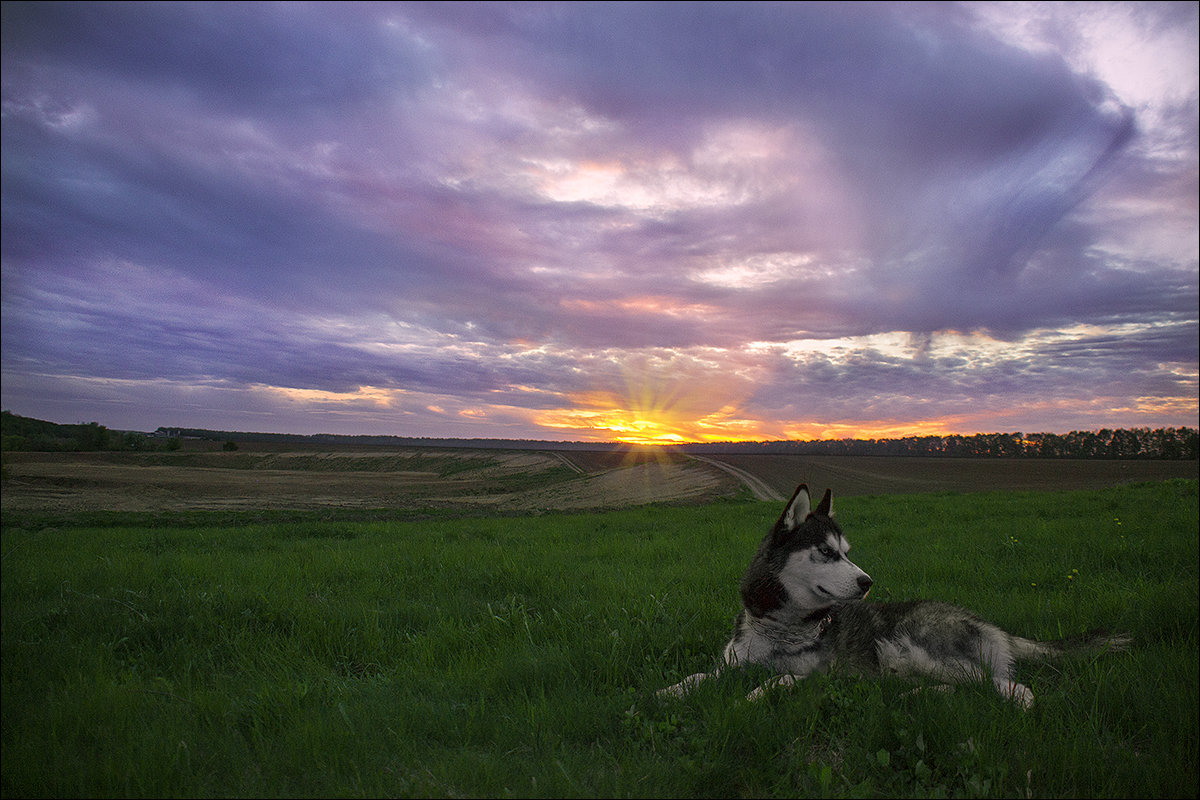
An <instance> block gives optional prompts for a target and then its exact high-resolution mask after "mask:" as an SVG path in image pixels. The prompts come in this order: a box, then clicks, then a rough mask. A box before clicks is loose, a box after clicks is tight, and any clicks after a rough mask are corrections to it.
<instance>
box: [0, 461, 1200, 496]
mask: <svg viewBox="0 0 1200 800" xmlns="http://www.w3.org/2000/svg"><path fill="white" fill-rule="evenodd" d="M714 461H715V462H719V463H713V462H714ZM730 468H732V469H730ZM1198 474H1200V470H1198V464H1197V462H1195V461H1183V462H1180V461H1083V460H1038V459H936V458H891V457H868V456H776V455H721V456H707V457H706V460H700V459H692V458H689V457H687V456H685V455H683V454H679V453H663V452H656V451H652V450H642V451H625V452H612V451H573V450H572V451H566V450H564V451H542V450H538V451H516V450H499V449H494V450H482V449H481V450H468V449H461V450H459V449H434V448H410V449H385V448H359V449H352V448H328V449H326V448H322V449H320V450H316V449H308V450H304V449H291V450H289V449H287V448H282V447H279V446H255V445H247V446H244V447H243V448H242V449H240V450H238V451H236V452H231V453H225V452H220V451H213V449H212V448H207V449H205V448H196V447H193V448H189V449H185V450H184V451H181V452H177V453H5V454H4V482H3V493H2V495H0V508H2V509H3V510H5V511H8V510H23V511H53V512H70V511H93V510H104V511H130V512H134V511H137V512H144V511H152V512H158V511H188V510H251V509H322V508H359V509H377V508H396V509H418V508H450V509H453V508H458V509H462V510H472V511H486V510H495V511H498V512H507V513H521V512H542V511H556V510H586V509H607V508H620V507H627V506H636V505H644V504H648V503H701V502H711V501H713V500H716V499H720V498H726V497H732V496H734V495H736V494H738V493H739V492H740V491H742V489H743V487H746V488H749V489H751V490H752V491H753V493H754V495H755V496H758V497H760V498H768V499H774V500H778V499H780V498H786V497H790V496H791V493H792V491H793V490H794V489H795V487H796V485H797V484H799V483H801V482H804V483H808V484H809V485H810V486H811V487H813V488H814V489H815V490H817V491H822V490H823V489H825V488H826V487H829V488H832V489H833V490H834V492H835V493H836V494H838V495H839V496H843V497H845V496H852V495H862V494H902V493H912V492H977V491H994V490H1070V489H1093V488H1103V487H1108V486H1115V485H1121V484H1126V483H1134V482H1141V481H1160V480H1166V479H1170V478H1189V479H1193V480H1194V479H1196V478H1197V477H1198Z"/></svg>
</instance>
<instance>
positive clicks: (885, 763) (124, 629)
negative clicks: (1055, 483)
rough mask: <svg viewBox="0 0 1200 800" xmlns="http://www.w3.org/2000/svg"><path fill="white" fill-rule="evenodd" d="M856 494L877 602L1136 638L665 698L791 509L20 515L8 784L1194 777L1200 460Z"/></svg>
mask: <svg viewBox="0 0 1200 800" xmlns="http://www.w3.org/2000/svg"><path fill="white" fill-rule="evenodd" d="M837 507H838V516H839V519H840V520H841V521H842V524H843V527H845V528H846V530H847V532H848V534H849V536H850V538H851V541H852V543H853V544H854V551H853V555H854V557H855V559H856V561H857V562H858V563H859V564H860V565H861V566H863V567H864V568H865V569H867V570H868V571H869V572H870V573H872V575H873V576H874V577H875V578H876V589H875V590H874V592H873V595H872V597H873V599H889V598H891V599H901V598H907V597H916V596H928V597H938V598H940V599H946V600H950V601H953V602H958V603H961V604H963V605H966V606H968V607H970V608H972V609H974V610H976V611H977V612H979V613H981V614H982V615H984V616H986V617H988V618H990V619H992V620H993V621H995V622H997V623H998V624H1001V625H1002V626H1004V627H1006V628H1009V629H1011V630H1014V631H1016V632H1019V633H1022V634H1027V635H1034V636H1043V637H1048V636H1057V635H1060V634H1070V633H1076V632H1079V631H1081V630H1083V629H1085V628H1090V627H1094V626H1107V627H1112V628H1115V629H1124V630H1128V631H1130V632H1131V633H1133V634H1134V635H1135V637H1136V639H1137V645H1136V647H1135V649H1134V650H1133V652H1131V653H1129V654H1124V655H1119V656H1114V657H1110V658H1107V659H1103V660H1096V661H1092V660H1087V659H1084V660H1076V661H1069V662H1064V663H1063V664H1061V665H1057V666H1054V667H1041V668H1029V669H1026V670H1025V671H1024V672H1023V673H1022V679H1023V680H1024V681H1025V682H1026V683H1028V684H1029V685H1030V686H1031V687H1032V688H1033V690H1034V692H1035V693H1036V694H1037V695H1038V702H1037V705H1036V706H1035V709H1034V710H1033V711H1032V712H1030V713H1029V714H1022V713H1020V712H1018V711H1016V710H1015V709H1013V708H1011V707H1010V706H1008V705H1006V704H1004V703H1003V702H1002V701H1000V700H999V699H998V698H997V697H996V696H995V695H994V694H993V693H991V692H990V691H988V690H985V689H982V688H980V689H975V688H973V687H972V688H965V689H961V688H960V689H959V690H958V691H957V692H956V693H954V694H952V695H943V694H941V693H935V692H924V693H918V694H915V695H908V694H906V692H907V690H908V688H909V686H908V685H907V684H902V683H899V682H896V681H871V682H859V681H854V680H851V679H848V678H844V677H839V676H832V677H820V678H815V679H811V680H809V681H806V682H804V683H803V684H802V685H801V686H799V687H797V688H796V689H795V690H794V691H792V692H788V693H782V694H780V695H777V696H772V697H770V698H768V700H767V701H766V702H764V703H762V704H755V705H752V704H748V703H746V702H745V701H744V699H742V698H743V696H744V694H745V693H746V692H747V691H748V690H749V689H750V688H752V686H753V685H754V683H753V678H752V676H742V675H730V676H728V677H725V678H722V679H720V680H718V681H714V682H710V684H706V685H705V686H704V687H702V688H701V690H700V691H698V692H697V693H696V694H695V695H694V696H692V697H690V698H688V699H687V700H685V701H671V702H667V701H662V700H659V699H657V698H656V697H655V696H654V695H653V690H654V689H657V688H659V687H661V686H664V685H667V684H668V683H671V682H673V681H674V680H677V679H678V678H679V677H680V676H681V675H683V674H687V673H689V672H693V671H697V670H702V669H707V668H708V667H709V666H711V663H712V660H713V658H714V656H715V655H716V653H717V652H718V651H719V649H720V648H721V646H722V645H723V643H724V637H725V636H726V635H727V632H728V628H729V623H730V621H731V619H732V616H733V614H734V612H735V611H736V604H737V599H736V583H737V580H738V578H739V577H740V574H741V571H742V569H743V568H744V566H745V563H746V562H747V560H748V559H749V557H750V555H751V553H752V552H753V548H754V547H755V545H756V544H757V541H758V539H759V538H760V537H761V535H762V533H763V531H764V530H765V528H766V526H768V525H769V524H770V522H771V520H772V519H773V518H774V516H775V515H776V514H777V513H778V508H776V507H774V506H773V505H771V504H757V503H725V504H715V505H709V506H703V507H692V508H644V509H633V510H628V511H621V512H613V513H608V514H603V515H547V516H543V517H536V518H534V517H528V518H507V519H454V520H434V521H427V522H406V523H400V522H388V521H353V520H346V521H336V520H335V521H322V520H320V519H318V518H317V517H316V516H315V515H314V516H312V517H311V518H309V519H307V520H305V519H297V520H291V521H287V522H278V523H276V522H270V521H268V522H261V521H258V522H255V521H253V520H254V518H253V517H250V516H246V517H242V518H239V517H238V516H237V515H229V514H225V515H223V516H221V517H220V518H219V524H214V525H212V526H211V527H206V526H205V525H204V524H202V518H196V519H191V520H190V523H191V524H189V525H188V526H175V525H154V524H147V523H145V522H141V523H139V524H138V525H136V526H133V525H128V524H125V525H122V524H120V520H119V518H108V519H107V522H106V524H105V525H102V526H98V527H97V526H95V520H94V519H93V520H91V521H90V524H91V525H93V527H84V526H80V525H73V524H71V523H70V521H69V520H64V519H58V520H56V524H55V526H54V527H42V525H43V522H40V521H38V519H37V518H34V517H31V516H30V517H23V516H21V515H17V514H13V513H11V512H10V513H6V514H5V516H4V534H3V549H4V558H3V598H2V607H3V630H2V639H0V641H2V647H3V703H4V713H3V750H2V754H3V768H2V781H3V783H2V785H3V793H4V795H6V796H23V795H64V796H65V795H76V794H83V795H132V796H146V795H154V796H158V795H160V794H162V795H180V794H183V795H203V796H207V795H296V794H304V795H317V794H320V795H363V794H365V795H383V794H391V795H461V794H466V795H475V796H478V795H489V796H491V795H504V794H517V795H521V796H554V797H560V796H614V795H642V796H645V795H661V796H668V795H669V796H704V797H709V796H730V795H782V796H794V795H797V794H800V795H808V794H824V795H848V796H858V795H878V796H901V795H904V796H929V795H931V794H934V795H936V794H940V793H949V794H958V795H963V794H966V795H971V794H979V795H1011V794H1021V795H1025V794H1027V793H1030V794H1032V795H1034V796H1104V795H1114V796H1130V795H1132V796H1150V795H1154V796H1181V795H1182V796H1186V795H1194V794H1195V790H1196V780H1197V748H1198V745H1200V737H1198V733H1197V729H1198V723H1197V712H1196V708H1197V700H1198V698H1197V683H1198V674H1197V642H1198V630H1197V628H1198V623H1197V618H1198V611H1197V603H1198V601H1197V597H1198V593H1200V587H1198V581H1197V561H1198V555H1200V554H1198V552H1197V519H1198V512H1197V484H1196V482H1194V481H1188V482H1181V481H1175V482H1169V483H1163V484H1153V485H1142V486H1137V487H1127V488H1123V489H1119V490H1106V491H1098V492H1071V493H1022V494H1012V493H1005V494H999V493H997V494H975V495H940V496H918V495H908V496H904V497H864V498H848V499H846V500H844V501H843V502H840V503H838V504H837ZM239 519H241V520H242V522H244V523H245V524H242V523H239V521H238V520H239ZM198 520H200V524H198ZM214 520H215V521H216V520H217V518H214ZM81 521H82V520H81Z"/></svg>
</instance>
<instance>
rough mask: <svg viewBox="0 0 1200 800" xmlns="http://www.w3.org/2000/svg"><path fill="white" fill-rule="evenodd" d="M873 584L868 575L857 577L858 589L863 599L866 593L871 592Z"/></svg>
mask: <svg viewBox="0 0 1200 800" xmlns="http://www.w3.org/2000/svg"><path fill="white" fill-rule="evenodd" d="M873 583H875V581H873V580H871V576H870V575H859V576H858V588H859V589H862V593H863V597H866V596H867V592H869V591H870V590H871V584H873Z"/></svg>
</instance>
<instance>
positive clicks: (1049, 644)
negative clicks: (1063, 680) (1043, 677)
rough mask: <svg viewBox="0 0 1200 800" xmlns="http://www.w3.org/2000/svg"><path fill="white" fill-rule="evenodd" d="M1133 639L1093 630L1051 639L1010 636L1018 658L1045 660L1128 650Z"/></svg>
mask: <svg viewBox="0 0 1200 800" xmlns="http://www.w3.org/2000/svg"><path fill="white" fill-rule="evenodd" d="M1132 642H1133V639H1132V638H1131V637H1130V636H1129V635H1127V634H1124V633H1107V632H1105V631H1100V630H1095V631H1088V632H1087V633H1084V634H1081V635H1079V636H1067V637H1065V638H1062V639H1054V640H1051V641H1037V640H1035V639H1025V638H1022V637H1020V636H1014V637H1012V641H1011V644H1012V649H1013V655H1014V656H1016V657H1017V658H1018V659H1022V658H1026V659H1036V660H1040V661H1045V660H1048V659H1051V658H1057V657H1058V656H1065V655H1070V654H1073V653H1075V654H1085V653H1094V654H1100V653H1111V652H1121V651H1123V650H1128V649H1129V646H1130V644H1132Z"/></svg>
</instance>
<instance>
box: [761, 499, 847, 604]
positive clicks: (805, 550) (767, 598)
mask: <svg viewBox="0 0 1200 800" xmlns="http://www.w3.org/2000/svg"><path fill="white" fill-rule="evenodd" d="M849 551H850V544H849V543H848V542H847V541H846V536H845V534H843V533H842V529H841V528H840V527H839V526H838V524H837V523H836V522H835V521H834V520H833V494H832V492H830V491H829V490H828V489H827V490H826V491H825V496H824V497H822V498H821V502H820V503H818V504H817V507H816V508H813V507H812V498H811V496H810V495H809V493H808V486H807V485H806V484H803V483H802V484H800V486H798V487H797V488H796V492H795V494H793V495H792V499H791V500H789V501H788V504H787V506H785V507H784V509H783V513H782V514H780V515H779V519H778V520H777V521H776V522H775V525H774V527H772V528H771V532H770V533H768V534H767V535H766V537H764V538H763V541H762V544H760V545H759V548H758V552H757V553H756V554H755V556H754V560H753V561H752V562H751V564H750V569H748V570H747V571H746V575H745V577H744V578H743V579H742V587H741V588H742V602H743V604H744V605H745V607H746V609H747V610H748V611H749V612H750V613H751V614H752V615H755V616H762V615H763V614H765V613H767V612H769V611H773V610H775V609H777V608H781V607H783V606H784V605H786V604H788V603H792V604H794V605H796V606H797V607H798V608H801V609H819V608H823V607H826V606H831V605H833V604H834V603H840V602H844V601H846V600H857V599H859V598H862V597H865V596H866V594H867V592H868V591H869V590H870V588H871V577H870V576H869V575H867V573H865V572H863V571H862V570H861V569H859V568H858V566H857V565H856V564H855V563H854V562H853V561H851V560H850V559H849V558H848V557H847V553H849Z"/></svg>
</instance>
